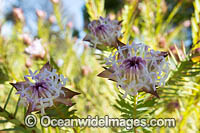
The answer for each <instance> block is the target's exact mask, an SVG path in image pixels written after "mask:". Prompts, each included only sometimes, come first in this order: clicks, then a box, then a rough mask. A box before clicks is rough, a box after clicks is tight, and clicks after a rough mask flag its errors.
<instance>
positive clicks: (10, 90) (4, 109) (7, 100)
mask: <svg viewBox="0 0 200 133" xmlns="http://www.w3.org/2000/svg"><path fill="white" fill-rule="evenodd" d="M12 91H13V87H12V88H11V90H10V92H9V94H8V98H7V100H6V103H5V105H4V107H3V109H4V110H5V109H6V107H7V105H8V101H9V100H10V96H11V93H12Z"/></svg>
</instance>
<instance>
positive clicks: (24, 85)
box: [10, 81, 29, 91]
mask: <svg viewBox="0 0 200 133" xmlns="http://www.w3.org/2000/svg"><path fill="white" fill-rule="evenodd" d="M10 84H11V85H12V86H13V87H15V88H16V90H17V91H19V90H20V89H21V88H27V87H28V86H29V82H27V81H23V82H17V83H10Z"/></svg>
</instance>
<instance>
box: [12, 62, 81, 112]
mask: <svg viewBox="0 0 200 133" xmlns="http://www.w3.org/2000/svg"><path fill="white" fill-rule="evenodd" d="M29 73H30V75H25V76H24V78H25V80H26V81H24V82H17V83H15V84H13V83H11V85H13V86H14V87H15V88H16V89H17V93H16V94H20V97H21V100H20V102H21V103H24V104H25V105H28V106H29V107H28V111H27V113H30V112H33V111H41V113H42V114H45V108H47V107H51V106H53V105H54V102H59V103H64V104H66V105H71V104H70V101H69V99H70V98H72V97H73V96H74V95H78V94H79V93H77V92H73V91H71V90H69V89H67V88H65V87H64V86H65V84H66V81H67V78H64V76H63V75H58V74H56V69H53V70H52V68H51V67H50V65H49V63H47V64H45V65H44V66H43V68H42V69H41V70H40V71H39V73H37V71H35V72H34V73H33V72H32V71H31V70H29Z"/></svg>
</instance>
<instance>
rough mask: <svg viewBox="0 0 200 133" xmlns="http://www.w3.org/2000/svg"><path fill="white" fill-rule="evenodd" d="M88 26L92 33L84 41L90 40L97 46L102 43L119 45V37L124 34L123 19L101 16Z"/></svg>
mask: <svg viewBox="0 0 200 133" xmlns="http://www.w3.org/2000/svg"><path fill="white" fill-rule="evenodd" d="M88 28H89V30H90V32H91V33H89V34H87V35H86V37H85V38H84V39H83V40H84V41H89V42H90V43H92V44H94V45H95V47H96V45H102V44H103V45H104V46H110V47H117V46H118V38H119V37H121V36H122V34H121V21H120V22H119V21H117V20H110V19H109V18H103V17H100V18H99V20H94V21H92V22H91V23H90V24H89V25H88ZM97 47H98V46H97Z"/></svg>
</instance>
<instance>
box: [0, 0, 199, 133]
mask: <svg viewBox="0 0 200 133" xmlns="http://www.w3.org/2000/svg"><path fill="white" fill-rule="evenodd" d="M104 4H105V1H104V0H86V9H87V13H88V14H89V18H90V20H91V21H92V20H96V19H98V18H99V17H100V16H103V17H106V16H108V17H110V18H112V19H113V18H115V19H118V20H119V21H121V20H122V21H123V22H122V27H123V28H122V33H123V37H121V38H120V41H122V42H123V43H128V42H129V43H131V42H132V41H136V42H143V43H145V44H147V45H149V46H151V47H152V48H154V49H158V50H161V51H168V53H169V56H168V61H169V63H170V68H171V71H170V76H169V77H168V79H167V82H166V85H165V86H163V87H159V88H158V94H159V96H160V98H156V97H154V96H152V95H150V94H147V93H144V92H139V93H138V95H137V96H128V97H127V98H126V99H124V98H123V97H122V96H123V93H124V92H122V91H121V90H118V88H117V87H116V83H113V82H110V81H107V80H104V79H101V78H99V77H97V74H99V73H100V72H101V71H102V70H103V68H102V66H104V64H105V60H104V58H105V57H107V56H108V55H109V52H111V50H113V49H108V50H107V51H96V50H94V48H90V47H88V45H86V44H85V43H84V42H82V41H80V40H77V37H76V36H73V34H72V33H73V31H72V29H71V27H70V26H67V27H66V29H65V28H63V27H64V26H63V25H62V22H61V21H62V18H61V15H60V13H59V5H58V4H54V15H55V17H56V20H57V24H58V26H59V31H58V32H55V31H52V30H51V25H52V24H51V23H50V22H48V21H46V20H45V19H43V18H39V19H38V37H39V38H40V39H41V41H42V46H43V47H44V49H45V53H46V54H45V56H44V57H42V58H40V57H39V58H38V57H33V56H31V55H27V54H26V53H25V52H24V51H25V48H27V47H28V46H29V45H30V44H28V45H27V44H26V42H25V41H26V40H24V39H25V38H23V31H22V28H23V25H24V23H23V22H20V21H16V22H15V25H14V28H13V34H12V36H11V37H10V38H4V37H3V36H1V35H0V89H1V92H0V96H1V97H2V98H1V100H0V131H14V132H84V133H87V132H99V133H100V132H181V133H182V132H198V131H199V129H200V125H199V120H200V102H199V101H200V95H199V94H200V62H199V57H200V56H199V53H197V52H196V53H195V50H196V49H197V48H199V46H200V43H199V38H200V27H199V25H200V20H199V17H200V16H199V13H200V1H199V0H195V1H194V2H193V5H194V13H193V14H188V13H186V11H185V12H184V11H183V10H182V9H185V6H186V2H185V1H182V0H180V1H177V2H174V3H173V4H170V2H169V1H167V2H166V1H165V0H152V1H150V0H143V1H140V0H126V1H124V2H123V5H124V7H123V8H122V9H121V10H119V11H115V14H114V13H113V12H109V11H110V10H107V9H105V7H106V6H104ZM189 4H192V2H189ZM183 13H184V14H187V18H191V21H189V24H190V22H191V26H190V25H188V23H187V24H186V22H185V19H182V18H180V19H178V20H177V16H179V15H184V14H183ZM0 22H3V21H0ZM3 23H4V22H3ZM3 23H2V25H3ZM0 27H1V24H0ZM0 29H1V28H0ZM86 30H87V29H86ZM185 31H187V32H185ZM190 32H191V34H192V38H189V37H188V34H190ZM188 40H192V48H190V47H187V45H184V43H186V42H187V41H188ZM174 44H176V45H174ZM78 48H82V49H83V51H82V52H79V51H78V50H77V49H78ZM94 55H95V56H94ZM47 61H50V63H51V65H52V66H53V67H54V68H56V69H57V71H58V73H62V74H63V75H65V76H66V77H67V78H68V80H69V81H68V83H67V85H66V87H67V88H70V89H72V90H74V91H77V92H80V93H81V95H80V96H78V97H76V98H74V99H73V102H74V103H75V104H73V106H71V107H68V106H64V105H62V104H60V105H58V106H57V107H52V108H49V110H47V115H49V116H51V117H53V118H58V117H59V118H60V117H63V118H86V117H87V116H88V115H92V116H96V115H99V116H100V117H103V116H105V115H109V117H122V118H146V119H148V120H150V119H151V118H175V119H176V127H175V128H167V127H161V128H158V127H145V128H142V127H136V128H133V129H131V130H126V129H125V128H51V127H49V128H48V129H45V128H43V127H40V126H39V124H38V125H37V126H36V127H35V128H27V127H26V126H25V125H24V123H23V120H24V116H25V112H26V109H25V108H24V107H23V106H22V105H19V98H18V95H16V94H15V93H16V90H15V89H13V88H11V85H10V84H9V83H10V82H17V81H22V80H23V76H24V75H26V74H28V69H31V70H36V69H39V68H41V66H42V65H43V64H44V63H46V62H47ZM60 62H61V63H60ZM10 88H11V89H10ZM36 115H37V117H38V118H39V117H40V116H39V115H38V114H36Z"/></svg>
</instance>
